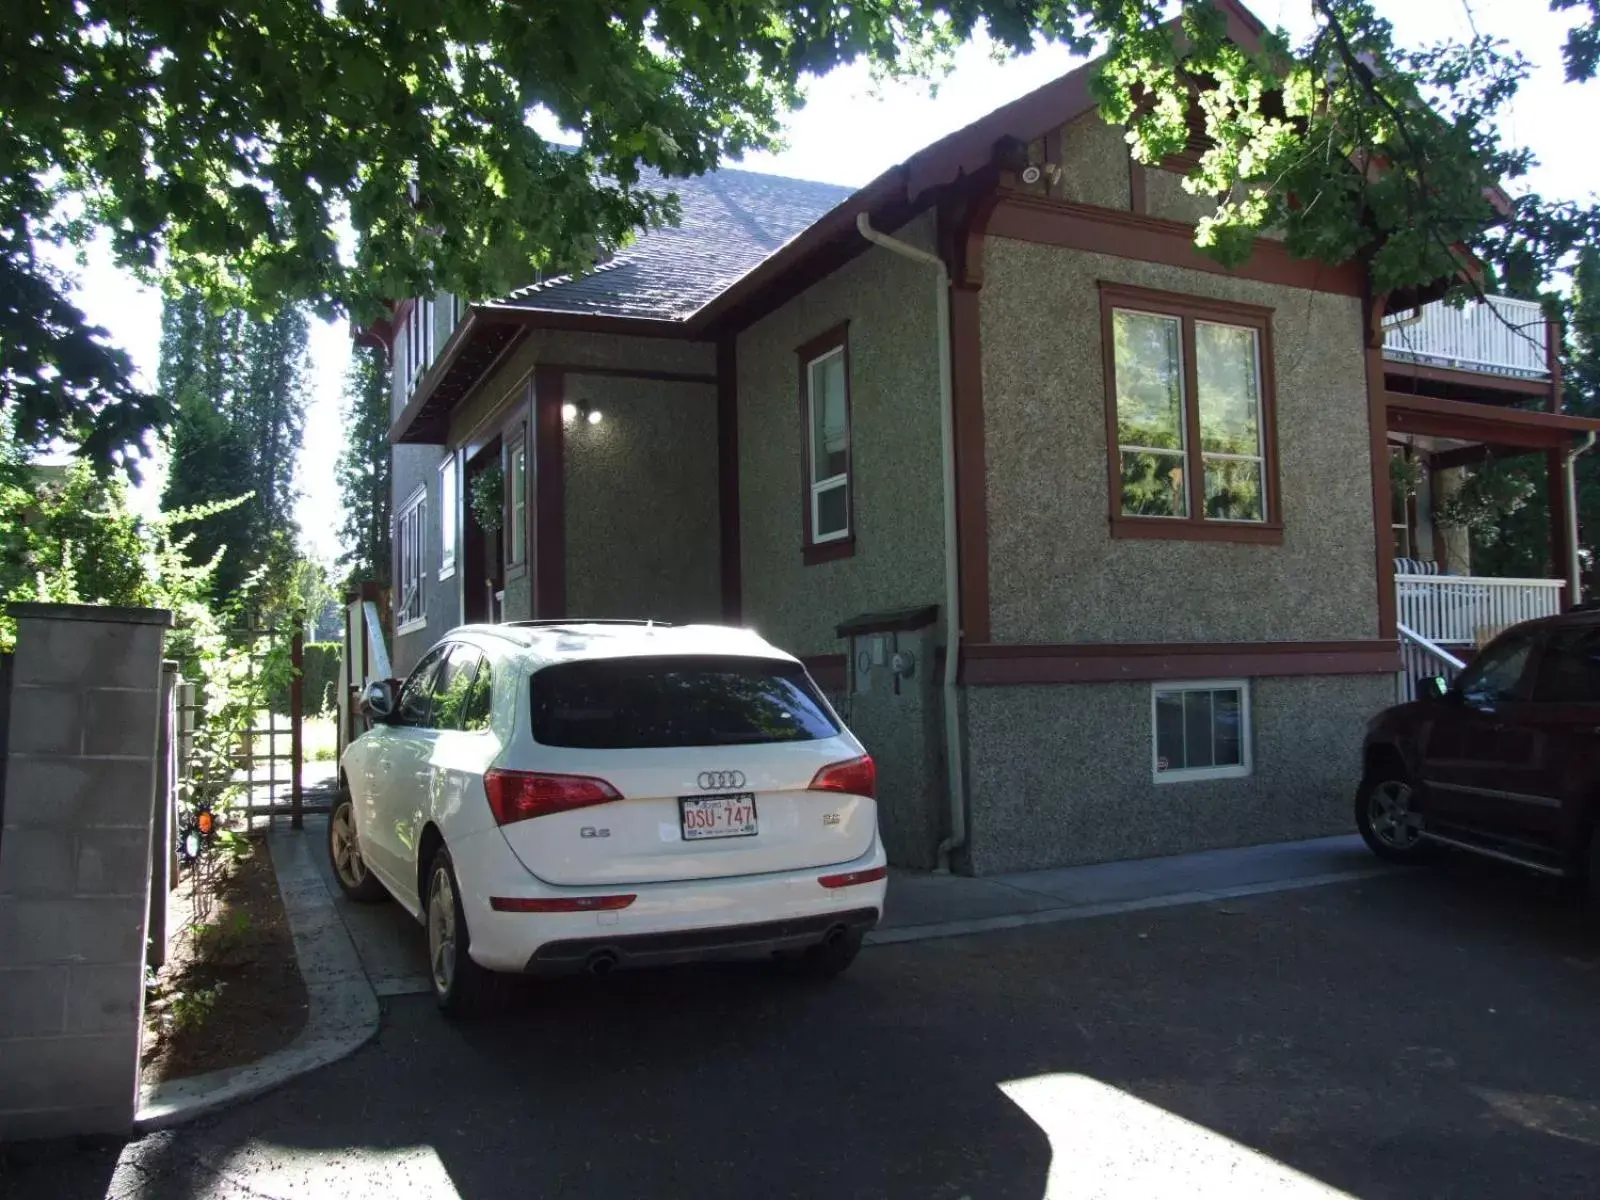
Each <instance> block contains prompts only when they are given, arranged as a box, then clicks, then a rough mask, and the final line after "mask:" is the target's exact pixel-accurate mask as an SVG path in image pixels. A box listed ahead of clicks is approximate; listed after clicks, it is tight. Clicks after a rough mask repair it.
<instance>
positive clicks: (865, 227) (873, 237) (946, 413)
mask: <svg viewBox="0 0 1600 1200" xmlns="http://www.w3.org/2000/svg"><path fill="white" fill-rule="evenodd" d="M856 228H857V229H858V230H860V232H861V236H862V237H864V238H866V239H867V241H869V242H872V243H873V244H875V245H878V246H882V247H883V248H884V249H885V250H888V251H890V252H892V253H894V254H898V255H900V256H902V257H904V258H909V259H911V260H913V261H914V262H920V263H926V264H927V265H928V266H930V267H932V268H933V269H934V272H935V274H934V287H935V289H936V294H935V307H934V311H935V320H936V321H937V322H938V329H937V333H938V340H939V449H940V453H941V456H942V457H943V459H944V462H943V464H942V465H943V468H944V628H945V639H944V640H945V647H944V744H945V755H944V759H945V766H946V774H947V775H948V779H947V780H946V787H947V788H948V790H949V795H950V836H949V837H947V838H945V839H944V841H942V842H940V843H939V865H938V870H940V871H949V870H950V853H951V851H953V850H958V849H960V848H961V847H962V846H965V845H966V844H967V788H966V776H965V770H964V765H963V764H964V759H965V758H966V755H965V754H964V753H963V749H964V748H963V746H962V744H961V718H960V713H959V712H958V710H957V707H956V698H957V690H956V672H957V670H959V668H960V666H961V577H960V572H959V571H958V570H957V565H956V456H955V414H954V412H953V411H952V407H951V404H952V402H951V387H950V272H949V271H948V270H947V269H946V268H945V265H944V260H943V259H942V258H940V257H939V256H938V255H937V254H930V253H929V252H928V251H926V250H922V249H919V248H918V247H916V246H913V245H910V244H909V243H907V242H902V241H900V240H898V239H896V238H892V237H890V236H889V235H888V234H885V233H880V232H878V230H876V229H874V228H873V227H872V220H871V218H869V217H868V216H867V214H866V213H859V214H857V216H856Z"/></svg>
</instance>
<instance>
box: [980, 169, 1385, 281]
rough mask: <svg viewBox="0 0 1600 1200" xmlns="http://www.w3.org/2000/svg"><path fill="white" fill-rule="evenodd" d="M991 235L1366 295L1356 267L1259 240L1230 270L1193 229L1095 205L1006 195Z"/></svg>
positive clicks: (1242, 276) (1359, 271)
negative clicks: (1198, 243) (1198, 241)
mask: <svg viewBox="0 0 1600 1200" xmlns="http://www.w3.org/2000/svg"><path fill="white" fill-rule="evenodd" d="M989 234H990V236H991V237H1005V238H1014V239H1016V240H1017V241H1022V242H1036V243H1038V244H1040V245H1045V246H1063V247H1066V248H1068V249H1072V250H1086V251H1090V252H1092V253H1096V254H1111V255H1115V256H1116V257H1118V258H1133V259H1139V260H1142V261H1144V262H1156V263H1166V264H1168V265H1169V266H1174V267H1186V268H1188V269H1189V270H1191V271H1205V272H1207V273H1208V274H1212V275H1229V276H1233V277H1235V278H1239V279H1254V280H1257V281H1258V282H1261V283H1275V284H1280V285H1282V286H1285V287H1298V288H1307V289H1309V290H1312V291H1318V292H1335V293H1338V294H1339V295H1343V296H1359V295H1361V294H1362V293H1363V291H1364V290H1365V277H1364V275H1363V272H1362V271H1361V269H1360V268H1359V267H1357V266H1355V265H1353V264H1350V263H1346V264H1344V265H1342V266H1337V267H1331V266H1328V265H1327V264H1326V263H1321V262H1317V261H1315V260H1310V259H1300V258H1295V257H1294V256H1293V255H1291V254H1290V253H1289V252H1288V251H1287V250H1285V249H1284V248H1283V246H1282V245H1281V244H1279V243H1278V242H1274V241H1271V240H1270V239H1268V238H1257V239H1256V244H1255V250H1254V252H1253V253H1252V254H1251V256H1250V259H1249V261H1248V262H1246V263H1244V264H1243V265H1241V266H1239V267H1235V268H1233V269H1231V270H1230V269H1229V268H1227V267H1224V266H1223V265H1222V264H1221V263H1219V262H1217V261H1216V260H1215V259H1213V258H1210V257H1208V256H1207V255H1205V254H1202V253H1201V252H1200V251H1199V250H1198V249H1197V248H1196V247H1195V244H1194V226H1192V225H1185V224H1184V223H1183V222H1182V221H1165V220H1162V219H1160V218H1158V217H1149V216H1143V215H1140V214H1138V213H1129V212H1122V211H1120V210H1118V209H1114V208H1098V207H1096V206H1094V205H1090V204H1063V203H1062V202H1061V201H1059V200H1045V199H1041V198H1039V197H1036V196H1023V195H1018V194H1015V193H1012V194H1008V195H1006V196H1004V197H1003V198H1002V199H1001V201H1000V204H999V206H998V207H997V208H996V209H995V211H994V216H993V217H991V218H990V221H989Z"/></svg>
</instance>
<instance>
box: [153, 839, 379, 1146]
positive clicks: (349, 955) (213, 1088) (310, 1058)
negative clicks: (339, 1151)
mask: <svg viewBox="0 0 1600 1200" xmlns="http://www.w3.org/2000/svg"><path fill="white" fill-rule="evenodd" d="M267 845H268V847H269V848H270V850H271V853H272V865H273V868H274V869H275V870H276V872H277V875H278V890H279V891H280V892H281V893H282V895H283V907H284V910H285V912H286V913H287V915H288V918H289V928H290V931H291V932H292V933H293V934H294V954H295V958H296V960H297V961H298V962H299V964H300V976H301V978H302V979H304V980H305V984H306V1000H307V1013H306V1027H305V1028H304V1029H303V1030H301V1031H300V1036H299V1037H297V1038H295V1040H294V1041H292V1042H290V1043H289V1044H288V1045H287V1046H285V1047H284V1048H283V1049H282V1050H277V1051H274V1052H273V1053H271V1054H269V1055H267V1056H266V1057H265V1058H263V1059H260V1060H258V1061H256V1062H253V1063H247V1064H245V1065H244V1066H240V1067H228V1068H226V1069H225V1070H221V1071H212V1072H210V1073H208V1074H205V1075H196V1076H194V1077H193V1078H191V1079H175V1080H172V1081H171V1082H168V1083H160V1084H156V1085H154V1086H151V1087H146V1088H141V1089H140V1094H139V1112H138V1115H137V1116H136V1117H135V1119H134V1129H135V1130H136V1131H137V1132H139V1133H149V1132H150V1131H152V1130H156V1129H166V1128H168V1127H170V1126H173V1125H178V1124H181V1123H183V1122H184V1121H189V1120H193V1119H194V1118H195V1117H198V1116H202V1115H204V1114H206V1113H211V1112H216V1111H217V1110H218V1109H220V1108H224V1107H226V1106H228V1105H231V1104H237V1103H239V1102H240V1101H241V1100H248V1099H251V1098H252V1097H255V1096H259V1095H261V1094H262V1093H263V1092H266V1091H269V1090H271V1089H272V1088H275V1087H277V1086H278V1085H279V1084H283V1083H287V1082H288V1081H289V1080H291V1079H294V1078H295V1077H297V1076H299V1075H304V1074H306V1073H307V1072H308V1071H314V1070H316V1069H317V1068H318V1067H324V1066H327V1065H328V1064H329V1063H331V1062H336V1061H337V1060H339V1059H341V1058H344V1057H345V1056H347V1055H349V1054H352V1053H354V1052H355V1051H356V1050H358V1049H360V1048H361V1047H362V1046H363V1045H365V1044H366V1043H367V1042H368V1041H370V1040H371V1039H372V1038H373V1037H374V1036H375V1035H376V1034H377V1032H378V998H377V996H376V995H374V993H373V990H372V985H371V984H370V983H369V982H368V981H367V976H366V973H365V972H364V971H363V970H362V969H361V960H360V959H359V958H358V957H357V956H356V948H355V946H354V945H353V944H352V943H351V941H350V935H349V933H348V932H347V931H346V930H345V927H344V922H343V921H341V920H340V919H339V914H338V912H337V911H335V909H334V907H333V897H332V896H331V895H329V894H328V889H327V886H326V885H325V884H324V883H323V882H322V876H321V875H320V874H319V873H318V871H317V866H316V862H315V861H314V860H313V859H312V857H311V856H312V854H313V853H317V852H320V850H321V846H320V845H316V846H313V844H312V840H311V839H309V838H308V837H307V836H306V834H305V833H304V832H299V833H295V832H282V833H273V834H270V835H269V836H268V838H267Z"/></svg>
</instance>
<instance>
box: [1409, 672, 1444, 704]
mask: <svg viewBox="0 0 1600 1200" xmlns="http://www.w3.org/2000/svg"><path fill="white" fill-rule="evenodd" d="M1449 694H1450V683H1449V681H1448V680H1447V679H1445V677H1444V676H1443V675H1424V676H1423V677H1422V678H1421V679H1419V680H1417V698H1418V699H1421V700H1443V699H1444V698H1445V697H1446V696H1448V695H1449Z"/></svg>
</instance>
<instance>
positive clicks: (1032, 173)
mask: <svg viewBox="0 0 1600 1200" xmlns="http://www.w3.org/2000/svg"><path fill="white" fill-rule="evenodd" d="M1043 175H1044V172H1043V171H1041V170H1040V169H1039V168H1038V167H1036V166H1034V165H1033V164H1031V163H1030V164H1029V165H1028V166H1026V167H1023V168H1022V182H1023V183H1029V184H1033V183H1038V182H1039V180H1040V179H1041V178H1042V177H1043Z"/></svg>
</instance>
